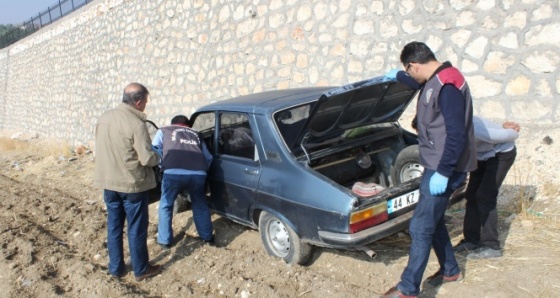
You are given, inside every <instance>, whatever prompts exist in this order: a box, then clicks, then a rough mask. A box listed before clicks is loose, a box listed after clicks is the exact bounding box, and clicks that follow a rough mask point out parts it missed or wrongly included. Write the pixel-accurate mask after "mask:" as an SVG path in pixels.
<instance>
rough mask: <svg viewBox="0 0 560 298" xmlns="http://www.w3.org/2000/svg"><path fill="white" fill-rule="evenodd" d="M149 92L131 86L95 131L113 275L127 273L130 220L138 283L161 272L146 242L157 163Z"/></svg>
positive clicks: (98, 177)
mask: <svg viewBox="0 0 560 298" xmlns="http://www.w3.org/2000/svg"><path fill="white" fill-rule="evenodd" d="M148 95H149V93H148V89H146V87H144V86H142V85H141V84H138V83H131V84H129V85H128V86H126V88H125V89H124V95H123V99H122V103H121V104H120V105H119V106H118V107H117V108H115V109H112V110H109V111H106V112H105V113H103V114H102V115H101V116H100V117H99V119H98V120H97V126H96V129H95V184H96V185H97V186H98V187H100V188H102V189H103V197H104V200H105V204H106V205H107V230H108V233H107V248H108V250H109V274H111V275H112V276H115V277H122V276H124V275H125V274H126V267H125V264H124V255H123V229H124V222H125V220H127V221H128V233H127V235H128V246H129V249H130V258H131V260H132V267H133V269H134V275H135V276H136V280H137V281H141V280H143V279H146V278H148V277H152V276H154V275H157V274H159V272H161V266H152V265H150V264H149V263H148V259H149V256H148V246H147V242H146V241H147V236H148V217H149V215H148V198H149V196H148V191H149V190H150V189H152V188H154V187H156V180H155V175H154V171H153V169H152V167H153V166H156V165H157V163H158V158H157V155H156V154H155V153H154V152H153V151H152V150H151V146H150V136H149V134H148V129H147V128H146V124H145V122H144V121H145V120H146V114H144V113H143V112H144V109H145V108H146V104H147V103H148Z"/></svg>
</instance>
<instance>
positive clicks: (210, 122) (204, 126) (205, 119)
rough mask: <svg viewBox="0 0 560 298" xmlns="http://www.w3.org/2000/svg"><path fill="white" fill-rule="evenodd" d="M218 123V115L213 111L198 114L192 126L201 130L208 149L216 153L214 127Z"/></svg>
mask: <svg viewBox="0 0 560 298" xmlns="http://www.w3.org/2000/svg"><path fill="white" fill-rule="evenodd" d="M215 124H216V116H215V115H214V113H213V112H209V113H202V114H198V115H197V116H196V118H195V119H193V124H192V128H193V129H194V130H196V131H198V132H200V134H201V136H202V137H203V138H204V142H205V143H206V147H208V151H210V153H212V154H214V153H215V152H214V146H213V144H214V127H215Z"/></svg>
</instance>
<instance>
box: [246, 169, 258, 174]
mask: <svg viewBox="0 0 560 298" xmlns="http://www.w3.org/2000/svg"><path fill="white" fill-rule="evenodd" d="M245 173H247V174H249V175H258V174H259V170H251V169H249V168H245Z"/></svg>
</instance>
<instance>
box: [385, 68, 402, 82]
mask: <svg viewBox="0 0 560 298" xmlns="http://www.w3.org/2000/svg"><path fill="white" fill-rule="evenodd" d="M399 71H400V70H399V69H396V68H395V69H391V70H389V72H387V73H386V74H385V78H386V79H387V80H396V79H397V73H398V72H399Z"/></svg>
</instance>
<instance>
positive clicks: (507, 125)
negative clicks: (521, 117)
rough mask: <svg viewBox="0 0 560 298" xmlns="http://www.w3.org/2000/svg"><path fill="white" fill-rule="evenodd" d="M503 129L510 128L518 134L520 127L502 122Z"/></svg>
mask: <svg viewBox="0 0 560 298" xmlns="http://www.w3.org/2000/svg"><path fill="white" fill-rule="evenodd" d="M502 127H503V128H511V129H513V130H515V131H517V132H519V130H520V129H521V127H520V126H519V124H517V123H516V122H513V121H506V122H504V124H502Z"/></svg>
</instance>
